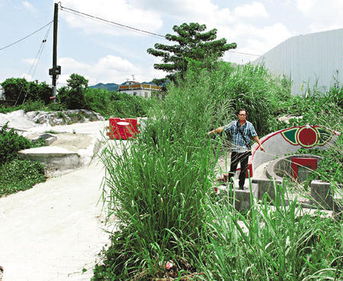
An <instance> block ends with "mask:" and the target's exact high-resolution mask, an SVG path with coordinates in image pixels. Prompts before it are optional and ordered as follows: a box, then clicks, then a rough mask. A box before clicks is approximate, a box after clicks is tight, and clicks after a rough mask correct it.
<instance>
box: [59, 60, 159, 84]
mask: <svg viewBox="0 0 343 281" xmlns="http://www.w3.org/2000/svg"><path fill="white" fill-rule="evenodd" d="M59 64H60V65H61V66H62V73H63V75H61V76H60V77H59V79H58V82H59V84H65V83H66V80H67V79H68V78H69V76H70V75H71V74H72V73H78V74H80V75H82V76H84V77H85V78H86V79H88V80H89V85H94V84H96V83H99V82H102V83H109V82H115V83H122V82H124V81H126V80H127V79H131V77H132V75H135V79H136V80H138V81H149V80H151V79H152V78H151V77H155V76H154V75H155V74H157V75H156V76H158V77H162V76H161V75H158V73H157V72H155V71H154V70H153V68H152V66H151V67H146V68H145V67H137V66H135V65H134V64H132V63H131V62H130V61H128V60H125V59H123V58H120V57H116V56H111V55H108V56H105V57H102V58H100V59H99V60H98V61H97V62H96V63H94V64H87V63H83V62H79V61H77V60H75V59H72V58H60V59H59Z"/></svg>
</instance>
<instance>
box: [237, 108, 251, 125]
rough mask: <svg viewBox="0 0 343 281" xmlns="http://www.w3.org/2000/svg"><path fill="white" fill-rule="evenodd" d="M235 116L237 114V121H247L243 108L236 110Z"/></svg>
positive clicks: (246, 112)
mask: <svg viewBox="0 0 343 281" xmlns="http://www.w3.org/2000/svg"><path fill="white" fill-rule="evenodd" d="M236 114H237V119H238V120H239V121H242V122H245V121H246V120H247V117H248V111H246V110H245V109H244V108H241V109H239V110H237V112H236Z"/></svg>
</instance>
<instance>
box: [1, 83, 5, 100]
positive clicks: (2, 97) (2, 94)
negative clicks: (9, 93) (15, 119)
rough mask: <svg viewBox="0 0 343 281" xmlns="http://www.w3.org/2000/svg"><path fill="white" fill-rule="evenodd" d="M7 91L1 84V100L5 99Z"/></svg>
mask: <svg viewBox="0 0 343 281" xmlns="http://www.w3.org/2000/svg"><path fill="white" fill-rule="evenodd" d="M5 99H6V98H5V91H4V89H3V88H2V87H1V86H0V100H5Z"/></svg>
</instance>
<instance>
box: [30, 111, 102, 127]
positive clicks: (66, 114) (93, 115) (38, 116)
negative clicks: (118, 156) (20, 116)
mask: <svg viewBox="0 0 343 281" xmlns="http://www.w3.org/2000/svg"><path fill="white" fill-rule="evenodd" d="M26 116H27V117H28V118H29V119H30V120H32V121H33V122H35V123H36V124H47V125H51V126H55V125H69V124H73V123H83V122H89V121H103V120H105V119H104V117H102V116H101V115H100V114H99V113H97V112H94V111H90V110H85V109H73V110H65V111H54V112H45V111H31V112H27V113H26Z"/></svg>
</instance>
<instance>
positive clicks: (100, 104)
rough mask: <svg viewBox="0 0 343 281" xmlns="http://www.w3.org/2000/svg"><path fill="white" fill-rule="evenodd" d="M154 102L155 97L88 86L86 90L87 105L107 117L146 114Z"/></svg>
mask: <svg viewBox="0 0 343 281" xmlns="http://www.w3.org/2000/svg"><path fill="white" fill-rule="evenodd" d="M154 102H155V100H154V99H146V98H142V97H138V96H131V95H129V94H126V93H118V92H110V91H107V90H105V89H94V88H88V89H86V91H85V103H86V107H87V108H89V109H91V110H93V111H95V112H98V113H100V114H101V115H102V116H104V117H105V118H109V117H141V116H146V114H147V111H148V110H149V108H151V106H152V104H153V103H154Z"/></svg>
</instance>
